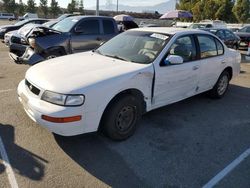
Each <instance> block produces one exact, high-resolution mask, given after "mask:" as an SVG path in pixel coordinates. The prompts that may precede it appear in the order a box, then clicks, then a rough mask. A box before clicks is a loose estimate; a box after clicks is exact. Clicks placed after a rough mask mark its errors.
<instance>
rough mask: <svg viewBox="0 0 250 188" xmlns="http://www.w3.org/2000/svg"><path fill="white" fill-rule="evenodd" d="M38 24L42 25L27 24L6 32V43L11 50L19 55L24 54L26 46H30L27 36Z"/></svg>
mask: <svg viewBox="0 0 250 188" xmlns="http://www.w3.org/2000/svg"><path fill="white" fill-rule="evenodd" d="M45 23H47V22H45ZM45 23H44V24H45ZM44 24H43V25H44ZM38 26H41V24H27V25H25V26H23V27H21V28H20V29H19V30H15V31H11V32H8V33H6V34H5V35H4V43H5V45H6V46H7V47H9V51H10V52H12V53H15V54H17V55H18V56H22V55H23V54H24V52H25V50H26V48H27V47H28V46H29V44H28V43H27V41H26V36H28V34H29V33H30V32H31V31H32V30H33V29H34V28H35V27H38Z"/></svg>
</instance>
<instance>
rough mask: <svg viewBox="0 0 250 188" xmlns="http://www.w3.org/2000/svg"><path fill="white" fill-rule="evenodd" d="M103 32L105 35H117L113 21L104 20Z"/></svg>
mask: <svg viewBox="0 0 250 188" xmlns="http://www.w3.org/2000/svg"><path fill="white" fill-rule="evenodd" d="M102 23H103V30H104V34H113V33H115V28H114V23H113V21H111V20H103V21H102Z"/></svg>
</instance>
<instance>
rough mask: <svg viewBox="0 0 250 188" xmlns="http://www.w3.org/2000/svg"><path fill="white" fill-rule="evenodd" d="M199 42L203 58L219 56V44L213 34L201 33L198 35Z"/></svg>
mask: <svg viewBox="0 0 250 188" xmlns="http://www.w3.org/2000/svg"><path fill="white" fill-rule="evenodd" d="M198 42H199V45H200V53H201V54H200V55H201V58H208V57H213V56H217V46H216V43H215V40H214V38H213V37H212V36H208V35H200V36H198Z"/></svg>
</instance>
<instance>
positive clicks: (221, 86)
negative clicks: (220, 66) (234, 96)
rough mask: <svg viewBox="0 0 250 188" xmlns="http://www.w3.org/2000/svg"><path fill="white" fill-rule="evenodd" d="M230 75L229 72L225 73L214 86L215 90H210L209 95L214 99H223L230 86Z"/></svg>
mask: <svg viewBox="0 0 250 188" xmlns="http://www.w3.org/2000/svg"><path fill="white" fill-rule="evenodd" d="M229 81H230V75H229V72H228V71H223V72H222V73H221V75H220V77H219V79H218V80H217V82H216V84H215V85H214V87H213V89H211V90H210V92H209V95H210V97H212V98H216V99H220V98H222V97H223V96H224V95H225V93H226V91H227V89H228V86H229Z"/></svg>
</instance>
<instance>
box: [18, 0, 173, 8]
mask: <svg viewBox="0 0 250 188" xmlns="http://www.w3.org/2000/svg"><path fill="white" fill-rule="evenodd" d="M50 1H51V0H48V3H49V4H50ZM165 1H166V0H165ZM171 1H175V0H171ZM16 2H19V0H16ZM23 2H24V3H26V2H27V0H23ZM69 2H71V0H58V3H59V5H60V6H61V7H67V5H68V3H69ZM99 2H100V4H106V2H107V0H99ZM111 2H113V4H116V2H117V0H111ZM162 2H164V0H143V3H142V0H119V4H123V5H131V6H150V5H155V4H158V3H162ZM83 3H84V7H85V8H88V7H93V6H95V5H96V0H83ZM36 4H37V5H39V0H36Z"/></svg>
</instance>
